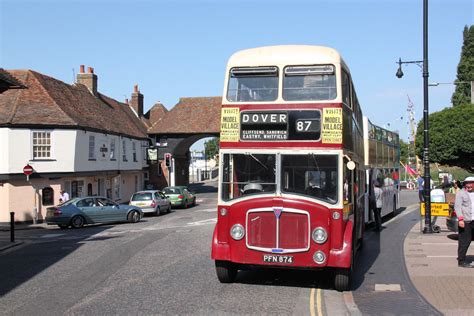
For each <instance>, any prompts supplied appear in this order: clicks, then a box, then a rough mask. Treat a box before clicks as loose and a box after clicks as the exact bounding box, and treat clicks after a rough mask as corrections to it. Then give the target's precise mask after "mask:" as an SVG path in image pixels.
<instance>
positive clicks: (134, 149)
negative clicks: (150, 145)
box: [132, 142, 137, 162]
mask: <svg viewBox="0 0 474 316" xmlns="http://www.w3.org/2000/svg"><path fill="white" fill-rule="evenodd" d="M132 156H133V161H134V162H137V144H136V143H135V142H132Z"/></svg>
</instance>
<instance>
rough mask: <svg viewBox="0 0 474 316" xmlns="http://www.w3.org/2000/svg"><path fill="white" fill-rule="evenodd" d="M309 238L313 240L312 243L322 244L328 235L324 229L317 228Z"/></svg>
mask: <svg viewBox="0 0 474 316" xmlns="http://www.w3.org/2000/svg"><path fill="white" fill-rule="evenodd" d="M311 238H313V241H314V242H315V243H317V244H324V243H325V242H326V240H328V233H327V232H326V230H325V229H324V228H322V227H317V228H315V229H314V230H313V233H312V234H311Z"/></svg>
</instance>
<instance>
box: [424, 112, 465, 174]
mask: <svg viewBox="0 0 474 316" xmlns="http://www.w3.org/2000/svg"><path fill="white" fill-rule="evenodd" d="M423 137H424V135H423V120H421V121H420V122H419V123H418V128H417V132H416V153H417V155H419V156H420V157H423V143H424V138H423ZM429 138H430V144H429V153H428V155H429V158H430V162H437V163H441V164H447V165H451V166H458V167H461V168H464V169H467V170H469V171H470V172H472V171H474V159H473V156H474V105H473V104H464V105H459V106H456V107H452V108H446V109H444V110H442V111H440V112H435V113H432V114H430V116H429Z"/></svg>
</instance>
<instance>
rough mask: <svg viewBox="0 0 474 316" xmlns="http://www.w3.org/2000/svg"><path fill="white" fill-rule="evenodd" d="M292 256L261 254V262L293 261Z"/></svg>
mask: <svg viewBox="0 0 474 316" xmlns="http://www.w3.org/2000/svg"><path fill="white" fill-rule="evenodd" d="M293 261H294V260H293V256H277V255H263V262H271V263H290V264H291V263H293Z"/></svg>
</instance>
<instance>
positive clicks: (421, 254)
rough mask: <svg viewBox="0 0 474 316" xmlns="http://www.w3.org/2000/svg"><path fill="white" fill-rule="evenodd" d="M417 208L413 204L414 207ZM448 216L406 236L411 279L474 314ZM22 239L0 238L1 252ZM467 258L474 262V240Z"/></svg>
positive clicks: (442, 308) (470, 285) (353, 309)
mask: <svg viewBox="0 0 474 316" xmlns="http://www.w3.org/2000/svg"><path fill="white" fill-rule="evenodd" d="M414 208H415V207H410V209H414ZM445 222H446V221H445V218H444V217H438V219H437V221H436V225H438V226H440V228H441V231H440V233H433V234H423V233H422V228H423V227H422V226H423V225H422V222H421V221H420V222H417V223H416V224H415V225H414V226H413V227H412V229H411V230H410V231H409V232H408V234H407V235H406V236H405V240H404V246H403V249H404V257H405V265H406V269H407V271H408V275H409V276H410V280H411V282H412V283H413V285H414V286H415V288H416V289H417V291H418V292H419V293H420V295H422V296H423V297H424V298H425V300H426V301H428V302H429V303H430V304H431V305H432V306H433V307H434V308H436V309H437V310H438V311H439V312H441V313H442V314H444V315H448V316H449V315H456V316H461V315H471V316H474V268H472V269H469V268H460V267H458V266H457V260H456V258H457V244H458V243H457V233H453V232H451V231H449V230H448V229H447V227H446V223H445ZM46 226H47V225H46V224H44V223H40V224H16V225H15V230H23V229H45V228H46ZM0 231H3V232H5V231H10V226H9V225H5V224H0ZM21 244H23V242H22V241H15V242H10V241H6V240H0V254H1V252H2V251H5V250H7V249H10V248H12V247H16V246H20V245H21ZM467 255H468V256H467V261H468V262H470V263H471V264H473V265H474V242H473V243H472V244H471V246H470V248H469V250H468V253H467ZM350 293H351V292H345V293H344V301H345V304H346V312H345V313H343V314H346V313H347V312H348V314H351V315H358V314H360V312H359V311H358V309H357V306H355V303H354V301H353V300H352V295H350Z"/></svg>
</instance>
